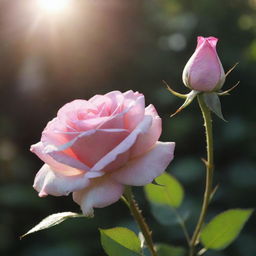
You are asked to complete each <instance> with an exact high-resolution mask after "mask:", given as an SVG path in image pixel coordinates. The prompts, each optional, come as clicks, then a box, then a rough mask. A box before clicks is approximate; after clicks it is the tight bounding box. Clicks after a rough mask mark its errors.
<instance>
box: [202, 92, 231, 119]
mask: <svg viewBox="0 0 256 256" xmlns="http://www.w3.org/2000/svg"><path fill="white" fill-rule="evenodd" d="M203 98H204V102H205V104H206V106H207V107H208V108H209V109H210V110H211V111H212V112H213V113H215V114H216V115H217V116H218V117H219V118H220V119H222V120H223V121H225V122H227V120H226V119H225V118H224V116H223V114H222V110H221V103H220V99H219V96H218V94H217V93H216V92H205V93H203Z"/></svg>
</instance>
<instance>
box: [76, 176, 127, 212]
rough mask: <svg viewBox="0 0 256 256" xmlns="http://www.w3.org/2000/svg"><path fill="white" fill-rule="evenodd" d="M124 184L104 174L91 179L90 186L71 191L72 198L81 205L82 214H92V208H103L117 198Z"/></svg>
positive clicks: (120, 194) (122, 190)
mask: <svg viewBox="0 0 256 256" xmlns="http://www.w3.org/2000/svg"><path fill="white" fill-rule="evenodd" d="M123 192H124V186H123V185H122V184H119V183H117V182H115V181H114V180H112V179H111V178H110V177H109V176H107V175H105V176H103V177H101V178H98V179H94V180H92V182H91V184H90V186H88V187H86V188H85V189H83V190H81V191H77V192H74V193H73V199H74V201H75V202H76V203H78V204H79V205H80V206H81V209H82V211H83V214H84V215H87V216H91V215H93V208H103V207H105V206H108V205H111V204H113V203H115V202H116V201H118V200H119V198H120V197H121V196H122V194H123Z"/></svg>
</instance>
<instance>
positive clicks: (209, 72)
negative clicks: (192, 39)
mask: <svg viewBox="0 0 256 256" xmlns="http://www.w3.org/2000/svg"><path fill="white" fill-rule="evenodd" d="M193 56H194V57H193ZM191 58H192V60H191V67H190V70H189V78H188V79H189V83H190V84H191V86H192V87H193V89H195V90H198V91H211V90H213V89H214V88H215V87H216V85H217V84H218V82H219V80H220V75H221V66H220V62H219V59H218V57H217V55H216V51H215V50H214V49H213V48H212V46H211V45H210V43H209V42H208V41H207V40H205V41H204V42H203V43H202V45H201V46H200V47H199V48H197V50H196V52H195V53H194V55H192V57H191Z"/></svg>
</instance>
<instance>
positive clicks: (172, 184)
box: [144, 173, 184, 208]
mask: <svg viewBox="0 0 256 256" xmlns="http://www.w3.org/2000/svg"><path fill="white" fill-rule="evenodd" d="M155 180H156V183H157V184H159V185H163V186H159V185H154V184H148V185H146V186H145V187H144V190H145V193H146V196H147V198H148V200H149V201H150V202H151V203H155V204H161V205H168V206H171V207H175V208H177V207H179V206H180V205H181V203H182V200H183V197H184V190H183V187H182V185H181V184H180V183H179V182H178V181H177V180H176V179H175V178H174V177H173V176H171V175H170V174H167V173H163V174H162V175H161V176H159V177H157V178H156V179H155Z"/></svg>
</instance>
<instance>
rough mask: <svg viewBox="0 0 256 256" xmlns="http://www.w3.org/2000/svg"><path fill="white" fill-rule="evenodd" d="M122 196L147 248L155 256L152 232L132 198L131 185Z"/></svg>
mask: <svg viewBox="0 0 256 256" xmlns="http://www.w3.org/2000/svg"><path fill="white" fill-rule="evenodd" d="M124 197H125V199H126V200H127V202H128V204H127V205H128V207H129V209H130V212H131V214H132V215H133V217H134V219H135V221H136V222H137V224H138V226H139V228H140V230H141V232H142V234H143V236H144V238H145V242H146V244H147V246H148V249H149V250H150V252H151V255H152V256H157V253H156V250H155V248H154V244H153V240H152V236H151V234H152V232H151V231H150V229H149V226H148V224H147V223H146V222H145V219H144V218H143V216H142V214H141V210H140V209H139V206H138V204H137V202H136V201H135V199H134V196H133V193H132V189H131V187H127V188H126V190H125V193H124Z"/></svg>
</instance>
